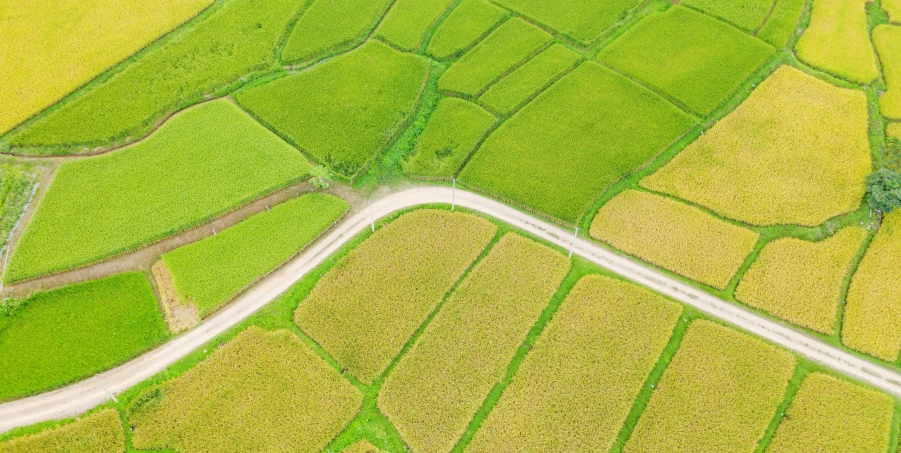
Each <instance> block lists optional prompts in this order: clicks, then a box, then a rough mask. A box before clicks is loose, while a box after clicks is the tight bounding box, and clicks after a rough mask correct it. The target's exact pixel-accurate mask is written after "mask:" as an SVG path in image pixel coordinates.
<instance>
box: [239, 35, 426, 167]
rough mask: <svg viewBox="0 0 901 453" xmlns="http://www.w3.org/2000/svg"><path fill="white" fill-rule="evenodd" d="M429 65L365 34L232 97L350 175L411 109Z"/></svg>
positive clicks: (380, 147)
mask: <svg viewBox="0 0 901 453" xmlns="http://www.w3.org/2000/svg"><path fill="white" fill-rule="evenodd" d="M428 72H429V63H428V61H427V60H426V59H425V58H422V57H420V56H417V55H411V54H404V53H400V52H398V51H396V50H394V49H392V48H391V47H388V46H387V45H385V44H383V43H381V42H379V41H368V42H367V43H366V44H363V45H362V46H360V47H359V48H357V49H356V50H354V51H352V52H350V53H346V54H342V55H341V56H338V57H335V58H334V59H331V60H329V61H327V62H325V63H323V64H321V65H318V66H315V67H313V68H311V69H309V70H306V71H304V72H300V73H298V74H295V75H291V76H288V77H285V78H282V79H278V80H276V81H274V82H270V83H267V84H265V85H262V86H259V87H255V88H252V89H250V90H248V91H244V92H241V93H238V94H237V95H236V96H235V99H236V100H237V101H238V103H239V104H241V106H242V107H244V108H246V109H248V110H250V112H251V113H253V114H254V116H256V117H257V118H259V119H261V120H262V121H263V122H264V123H266V124H268V125H270V126H271V127H273V128H274V129H275V130H277V131H279V133H280V134H282V135H283V136H284V137H286V138H287V139H288V140H289V141H291V142H292V143H294V144H295V145H297V146H298V147H299V148H301V149H302V150H304V151H306V152H307V153H309V154H311V155H312V156H313V157H314V158H316V159H317V160H319V161H320V162H321V163H323V164H325V165H328V166H329V167H331V168H332V169H333V170H334V171H335V172H336V173H338V174H340V175H342V176H344V177H347V178H353V177H354V176H355V175H356V174H357V173H358V172H360V171H362V170H364V169H365V167H366V165H367V163H368V162H369V161H370V160H371V159H372V158H373V157H374V156H376V155H377V154H379V153H380V152H381V151H382V150H383V149H384V148H385V147H386V146H387V145H388V142H389V141H390V139H391V137H392V136H393V135H394V134H395V133H396V132H397V130H399V129H400V128H401V127H403V125H404V124H405V123H406V122H407V119H408V118H409V117H410V115H412V114H413V112H414V111H415V109H416V104H417V100H418V99H419V93H420V92H421V90H422V87H423V83H425V79H426V76H427V75H428Z"/></svg>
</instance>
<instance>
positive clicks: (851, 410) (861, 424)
mask: <svg viewBox="0 0 901 453" xmlns="http://www.w3.org/2000/svg"><path fill="white" fill-rule="evenodd" d="M893 406H894V403H893V402H892V398H891V397H889V396H888V395H886V394H884V393H880V392H877V391H875V390H872V389H869V388H865V387H861V386H859V385H857V384H852V383H850V382H847V381H845V380H842V379H839V378H836V377H832V376H829V375H827V374H823V373H813V374H810V375H809V376H807V378H805V379H804V382H803V383H802V384H801V388H800V389H799V390H798V393H796V394H795V397H794V398H793V399H792V403H791V406H789V408H788V411H787V412H786V413H785V417H784V418H783V419H782V422H781V423H780V424H779V428H778V429H777V430H776V436H775V437H774V438H773V440H772V441H771V442H770V445H769V447H768V448H767V451H768V452H772V453H792V452H818V451H823V452H826V451H841V452H843V453H870V452H882V451H886V450H888V446H889V441H890V437H891V431H892V410H893Z"/></svg>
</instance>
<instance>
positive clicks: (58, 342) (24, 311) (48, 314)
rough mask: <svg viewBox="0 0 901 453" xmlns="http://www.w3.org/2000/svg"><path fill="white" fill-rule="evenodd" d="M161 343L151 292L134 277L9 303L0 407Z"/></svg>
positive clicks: (3, 322)
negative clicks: (9, 401) (5, 401)
mask: <svg viewBox="0 0 901 453" xmlns="http://www.w3.org/2000/svg"><path fill="white" fill-rule="evenodd" d="M166 335H167V332H166V325H165V323H164V322H163V316H162V315H161V314H160V311H159V308H158V307H157V302H156V297H155V296H154V295H153V288H151V286H150V282H148V281H147V279H146V278H145V277H144V276H143V275H142V274H139V273H136V272H135V273H127V274H117V275H114V276H112V277H107V278H104V279H102V280H94V281H90V282H87V283H80V284H77V285H72V286H65V287H62V288H58V289H55V290H52V291H48V292H43V293H37V294H35V295H33V296H31V297H29V298H27V299H24V300H19V301H13V304H12V310H11V311H9V310H7V313H3V312H0V370H3V374H2V377H0V401H3V400H6V399H10V398H13V397H20V396H25V395H28V394H32V393H36V392H40V391H43V390H48V389H50V388H53V387H59V386H61V385H63V384H67V383H69V382H72V381H75V380H78V379H81V378H84V377H87V376H90V375H92V374H94V373H98V372H100V371H104V370H106V369H108V368H111V367H113V366H115V365H118V364H119V363H121V362H124V361H125V360H127V359H129V358H131V357H133V356H135V355H136V354H138V353H141V352H143V351H145V350H147V349H148V348H150V347H151V346H153V345H155V344H157V343H159V342H160V341H162V340H163V339H164V338H165V337H166Z"/></svg>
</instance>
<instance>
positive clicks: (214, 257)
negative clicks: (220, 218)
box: [162, 194, 349, 316]
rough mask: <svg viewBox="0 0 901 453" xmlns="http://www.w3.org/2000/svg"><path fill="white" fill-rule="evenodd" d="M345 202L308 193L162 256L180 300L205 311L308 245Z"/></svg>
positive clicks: (340, 214)
mask: <svg viewBox="0 0 901 453" xmlns="http://www.w3.org/2000/svg"><path fill="white" fill-rule="evenodd" d="M348 208H349V206H348V204H347V202H345V201H344V200H342V199H340V198H335V197H332V196H329V195H324V194H311V195H304V196H301V197H299V198H295V199H293V200H291V201H287V202H285V203H282V204H279V205H278V206H275V207H273V208H272V210H271V211H266V212H261V213H259V214H256V215H254V216H253V217H251V218H249V219H247V220H244V221H243V222H241V223H239V224H237V225H235V226H232V227H230V228H228V229H225V230H223V231H222V232H220V233H219V234H217V235H215V236H209V237H207V238H205V239H202V240H200V241H197V242H195V243H193V244H189V245H186V246H184V247H181V248H178V249H175V250H173V251H171V252H169V253H166V254H165V255H163V256H162V260H163V263H165V264H166V267H167V268H168V269H169V272H170V273H171V274H172V282H173V284H174V285H175V289H176V291H177V292H178V295H179V296H180V297H181V298H182V299H186V300H190V301H191V302H192V303H193V304H194V305H195V306H196V307H197V309H198V310H199V312H200V316H204V315H205V314H207V313H209V312H210V311H212V310H215V309H217V308H218V307H220V306H221V305H222V303H224V302H226V301H227V300H229V299H230V298H231V297H232V296H234V295H235V294H236V293H238V292H239V291H241V290H242V289H244V288H246V287H247V286H248V285H250V284H252V283H253V282H254V281H256V280H257V279H258V278H260V277H261V276H263V275H265V274H266V273H268V272H269V271H271V270H272V269H274V268H276V267H277V266H278V265H280V264H282V263H283V262H285V261H286V260H287V259H288V258H290V257H291V256H293V255H294V254H295V253H297V252H298V251H299V250H300V249H302V248H303V247H305V246H306V245H307V244H309V243H310V242H311V241H313V239H315V238H316V237H318V236H319V235H320V234H322V232H323V231H325V230H326V229H327V228H328V227H329V226H331V225H332V224H333V223H334V222H335V221H336V220H338V218H340V217H341V216H342V215H343V214H344V213H345V212H346V211H347V209H348Z"/></svg>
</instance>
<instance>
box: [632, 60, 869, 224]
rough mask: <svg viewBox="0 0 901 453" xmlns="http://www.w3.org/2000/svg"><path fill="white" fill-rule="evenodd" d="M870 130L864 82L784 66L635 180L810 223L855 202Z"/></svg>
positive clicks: (755, 217)
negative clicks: (842, 83)
mask: <svg viewBox="0 0 901 453" xmlns="http://www.w3.org/2000/svg"><path fill="white" fill-rule="evenodd" d="M867 129H868V113H867V98H866V95H865V94H864V92H863V91H860V90H851V89H844V88H838V87H835V86H833V85H830V84H829V83H827V82H824V81H822V80H819V79H817V78H815V77H813V76H810V75H807V74H805V73H803V72H801V71H799V70H797V69H794V68H791V67H788V66H782V67H780V68H779V69H777V70H776V72H775V73H773V75H771V76H770V77H769V78H767V79H766V80H765V81H764V82H763V83H761V84H760V85H759V86H758V87H757V89H755V90H754V92H753V93H751V96H750V97H748V99H747V100H745V102H743V103H742V104H741V105H740V106H738V108H736V109H735V111H733V112H732V113H730V114H729V115H728V116H726V117H725V118H724V119H722V120H721V121H720V122H718V123H717V124H716V125H714V126H713V127H712V128H711V129H710V130H708V131H707V132H706V133H705V134H704V135H702V136H701V137H700V138H698V139H697V140H695V142H694V143H692V144H691V145H689V146H688V148H686V149H685V150H684V151H682V152H681V153H679V154H678V155H677V156H676V157H675V158H674V159H673V160H672V161H671V162H670V163H668V164H667V165H666V166H665V167H663V168H662V169H660V170H658V171H657V172H656V173H654V174H652V175H650V176H648V177H647V178H645V179H643V180H642V181H641V185H642V186H643V187H646V188H649V189H652V190H656V191H659V192H665V193H668V194H671V195H674V196H677V197H679V198H683V199H685V200H689V201H691V202H694V203H697V204H699V205H701V206H705V207H707V208H710V209H711V210H713V211H715V212H717V213H719V214H721V215H723V216H724V217H728V218H731V219H735V220H738V221H741V222H746V223H749V224H753V225H778V224H797V225H806V226H816V225H819V224H821V223H823V222H825V221H826V220H828V219H830V218H832V217H835V216H837V215H839V214H843V213H846V212H849V211H853V210H855V209H857V207H858V206H859V205H860V202H861V199H862V198H863V196H864V180H865V179H866V176H867V174H869V173H870V171H871V170H872V168H871V166H872V163H871V157H870V143H869V139H868V137H867Z"/></svg>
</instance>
